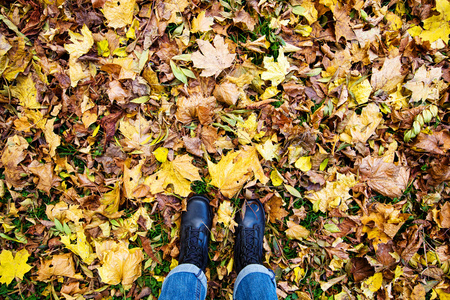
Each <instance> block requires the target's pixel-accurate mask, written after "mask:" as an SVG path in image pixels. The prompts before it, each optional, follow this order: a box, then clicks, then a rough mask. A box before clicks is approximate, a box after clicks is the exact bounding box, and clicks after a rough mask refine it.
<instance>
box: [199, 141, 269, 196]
mask: <svg viewBox="0 0 450 300" xmlns="http://www.w3.org/2000/svg"><path fill="white" fill-rule="evenodd" d="M208 170H209V174H210V175H211V178H212V181H211V184H212V185H213V186H215V187H218V188H219V189H220V191H221V192H222V194H223V195H224V196H226V197H228V198H231V197H233V196H234V195H235V194H236V193H237V192H238V191H239V189H240V188H241V187H242V186H243V185H244V183H245V182H246V181H247V180H249V179H250V178H251V177H252V175H253V174H254V175H255V179H257V180H259V181H260V182H261V183H263V184H265V183H267V181H269V178H267V177H266V175H264V172H263V169H262V167H261V164H260V162H259V159H258V154H257V152H256V149H255V147H250V146H245V147H244V149H243V150H239V151H236V152H229V153H227V155H225V156H223V157H222V159H221V160H220V161H219V162H218V163H217V164H214V163H212V162H211V161H210V160H208Z"/></svg>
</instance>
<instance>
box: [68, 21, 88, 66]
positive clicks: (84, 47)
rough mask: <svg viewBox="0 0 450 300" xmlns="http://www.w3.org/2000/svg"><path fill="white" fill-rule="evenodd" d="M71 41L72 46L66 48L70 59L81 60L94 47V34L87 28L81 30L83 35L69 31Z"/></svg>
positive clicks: (84, 26)
mask: <svg viewBox="0 0 450 300" xmlns="http://www.w3.org/2000/svg"><path fill="white" fill-rule="evenodd" d="M69 36H70V41H71V42H72V44H65V45H64V48H65V49H66V50H67V52H69V54H70V57H74V58H79V57H80V56H82V55H83V54H86V53H88V52H89V50H90V49H91V47H92V45H94V38H93V37H92V32H91V31H90V30H89V28H88V27H87V26H86V24H84V25H83V27H82V28H81V34H80V33H76V32H73V31H71V30H69Z"/></svg>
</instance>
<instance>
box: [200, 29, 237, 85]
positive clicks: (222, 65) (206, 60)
mask: <svg viewBox="0 0 450 300" xmlns="http://www.w3.org/2000/svg"><path fill="white" fill-rule="evenodd" d="M213 43H214V46H213V45H212V44H211V43H210V42H207V41H204V40H197V44H198V47H199V48H200V51H197V52H194V53H192V55H191V59H192V62H193V63H194V67H196V68H199V69H204V70H203V72H202V73H201V74H200V76H203V77H209V76H212V75H214V77H217V76H219V74H220V73H221V72H222V71H223V70H225V69H226V68H228V67H231V65H232V63H233V61H234V58H235V57H236V54H231V53H230V52H229V51H228V46H227V44H225V43H224V39H223V37H222V36H220V35H216V36H215V38H214V40H213Z"/></svg>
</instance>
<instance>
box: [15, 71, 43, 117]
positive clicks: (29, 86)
mask: <svg viewBox="0 0 450 300" xmlns="http://www.w3.org/2000/svg"><path fill="white" fill-rule="evenodd" d="M11 94H12V96H13V97H14V98H17V99H19V104H20V105H22V106H23V107H25V108H29V109H39V108H41V104H40V103H39V102H38V101H37V90H36V86H35V82H34V80H33V79H32V78H31V76H19V77H18V78H17V85H16V86H15V87H12V88H11Z"/></svg>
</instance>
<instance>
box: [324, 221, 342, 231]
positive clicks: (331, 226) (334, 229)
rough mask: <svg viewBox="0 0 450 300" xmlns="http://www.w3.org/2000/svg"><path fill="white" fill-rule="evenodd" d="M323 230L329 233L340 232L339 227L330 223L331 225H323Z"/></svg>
mask: <svg viewBox="0 0 450 300" xmlns="http://www.w3.org/2000/svg"><path fill="white" fill-rule="evenodd" d="M323 228H325V230H327V231H329V232H331V233H335V232H341V230H340V229H339V227H337V225H336V224H334V223H331V224H325V225H323Z"/></svg>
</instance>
